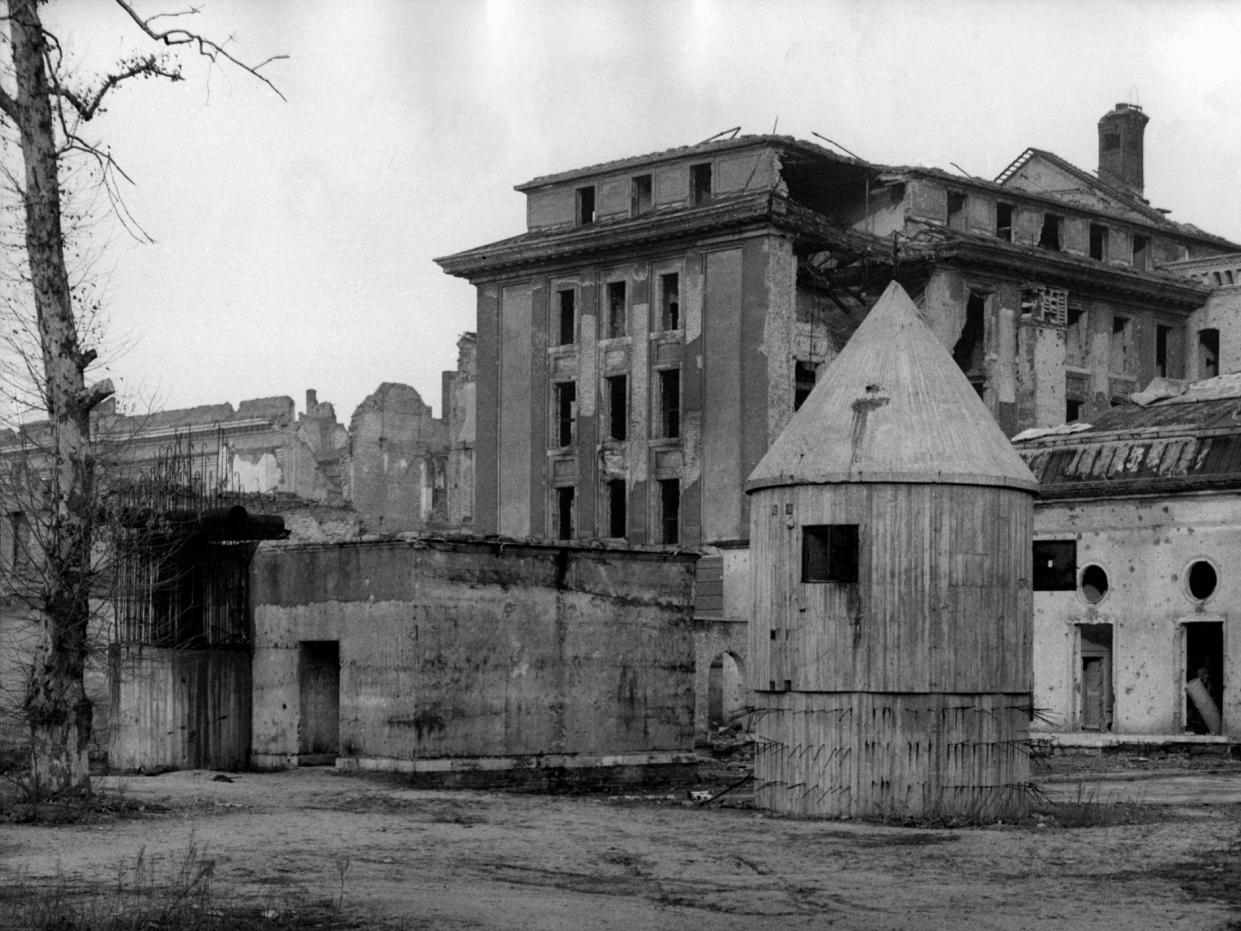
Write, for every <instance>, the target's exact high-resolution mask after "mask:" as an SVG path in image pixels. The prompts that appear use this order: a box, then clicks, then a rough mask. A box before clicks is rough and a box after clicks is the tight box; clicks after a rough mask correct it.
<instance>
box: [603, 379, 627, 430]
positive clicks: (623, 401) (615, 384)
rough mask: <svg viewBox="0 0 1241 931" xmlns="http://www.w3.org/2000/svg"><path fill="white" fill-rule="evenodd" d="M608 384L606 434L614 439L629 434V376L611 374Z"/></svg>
mask: <svg viewBox="0 0 1241 931" xmlns="http://www.w3.org/2000/svg"><path fill="white" fill-rule="evenodd" d="M607 384H608V435H609V436H610V437H611V438H612V439H614V440H623V439H626V438H628V436H629V376H628V375H612V376H610V377H609V378H608V379H607Z"/></svg>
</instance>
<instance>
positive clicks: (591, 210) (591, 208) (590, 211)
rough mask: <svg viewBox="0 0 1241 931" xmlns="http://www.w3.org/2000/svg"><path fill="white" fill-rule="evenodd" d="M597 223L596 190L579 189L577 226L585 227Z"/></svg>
mask: <svg viewBox="0 0 1241 931" xmlns="http://www.w3.org/2000/svg"><path fill="white" fill-rule="evenodd" d="M594 222H595V188H594V185H591V186H590V187H580V188H578V189H577V225H578V226H585V225H586V224H588V223H594Z"/></svg>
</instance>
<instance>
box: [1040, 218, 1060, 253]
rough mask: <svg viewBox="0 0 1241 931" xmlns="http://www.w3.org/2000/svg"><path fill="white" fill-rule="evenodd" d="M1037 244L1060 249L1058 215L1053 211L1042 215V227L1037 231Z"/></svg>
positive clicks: (1045, 247)
mask: <svg viewBox="0 0 1241 931" xmlns="http://www.w3.org/2000/svg"><path fill="white" fill-rule="evenodd" d="M1038 244H1039V245H1040V246H1042V247H1043V248H1044V249H1051V250H1053V251H1055V252H1059V251H1060V217H1058V216H1056V215H1055V214H1054V213H1046V214H1044V215H1043V228H1042V230H1041V231H1040V232H1039V236H1038Z"/></svg>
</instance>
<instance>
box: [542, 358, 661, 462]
mask: <svg viewBox="0 0 1241 931" xmlns="http://www.w3.org/2000/svg"><path fill="white" fill-rule="evenodd" d="M654 387H655V392H654V393H655V397H654V407H655V411H654V412H655V417H654V419H653V422H652V424H651V436H652V438H654V439H668V440H675V439H678V438H679V437H680V436H681V370H680V369H656V370H655V386H654ZM601 400H602V402H603V403H602V408H603V419H604V424H603V436H604V438H606V439H609V440H617V441H620V440H628V439H629V434H630V430H629V420H630V399H629V376H628V375H609V376H607V377H606V378H604V380H603V397H602V399H601ZM577 410H578V405H577V382H576V381H555V382H552V429H551V431H550V437H551V446H552V448H553V449H559V448H563V447H565V446H572V445H573V444H574V443H575V442H577Z"/></svg>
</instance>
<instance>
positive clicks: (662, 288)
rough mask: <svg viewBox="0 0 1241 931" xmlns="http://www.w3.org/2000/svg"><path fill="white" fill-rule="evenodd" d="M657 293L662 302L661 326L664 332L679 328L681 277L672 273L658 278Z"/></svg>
mask: <svg viewBox="0 0 1241 931" xmlns="http://www.w3.org/2000/svg"><path fill="white" fill-rule="evenodd" d="M659 293H660V300H661V301H662V313H661V317H662V321H661V322H662V324H663V329H665V330H679V329H680V328H681V276H680V275H678V274H677V273H675V272H673V273H672V274H670V275H660V276H659Z"/></svg>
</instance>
